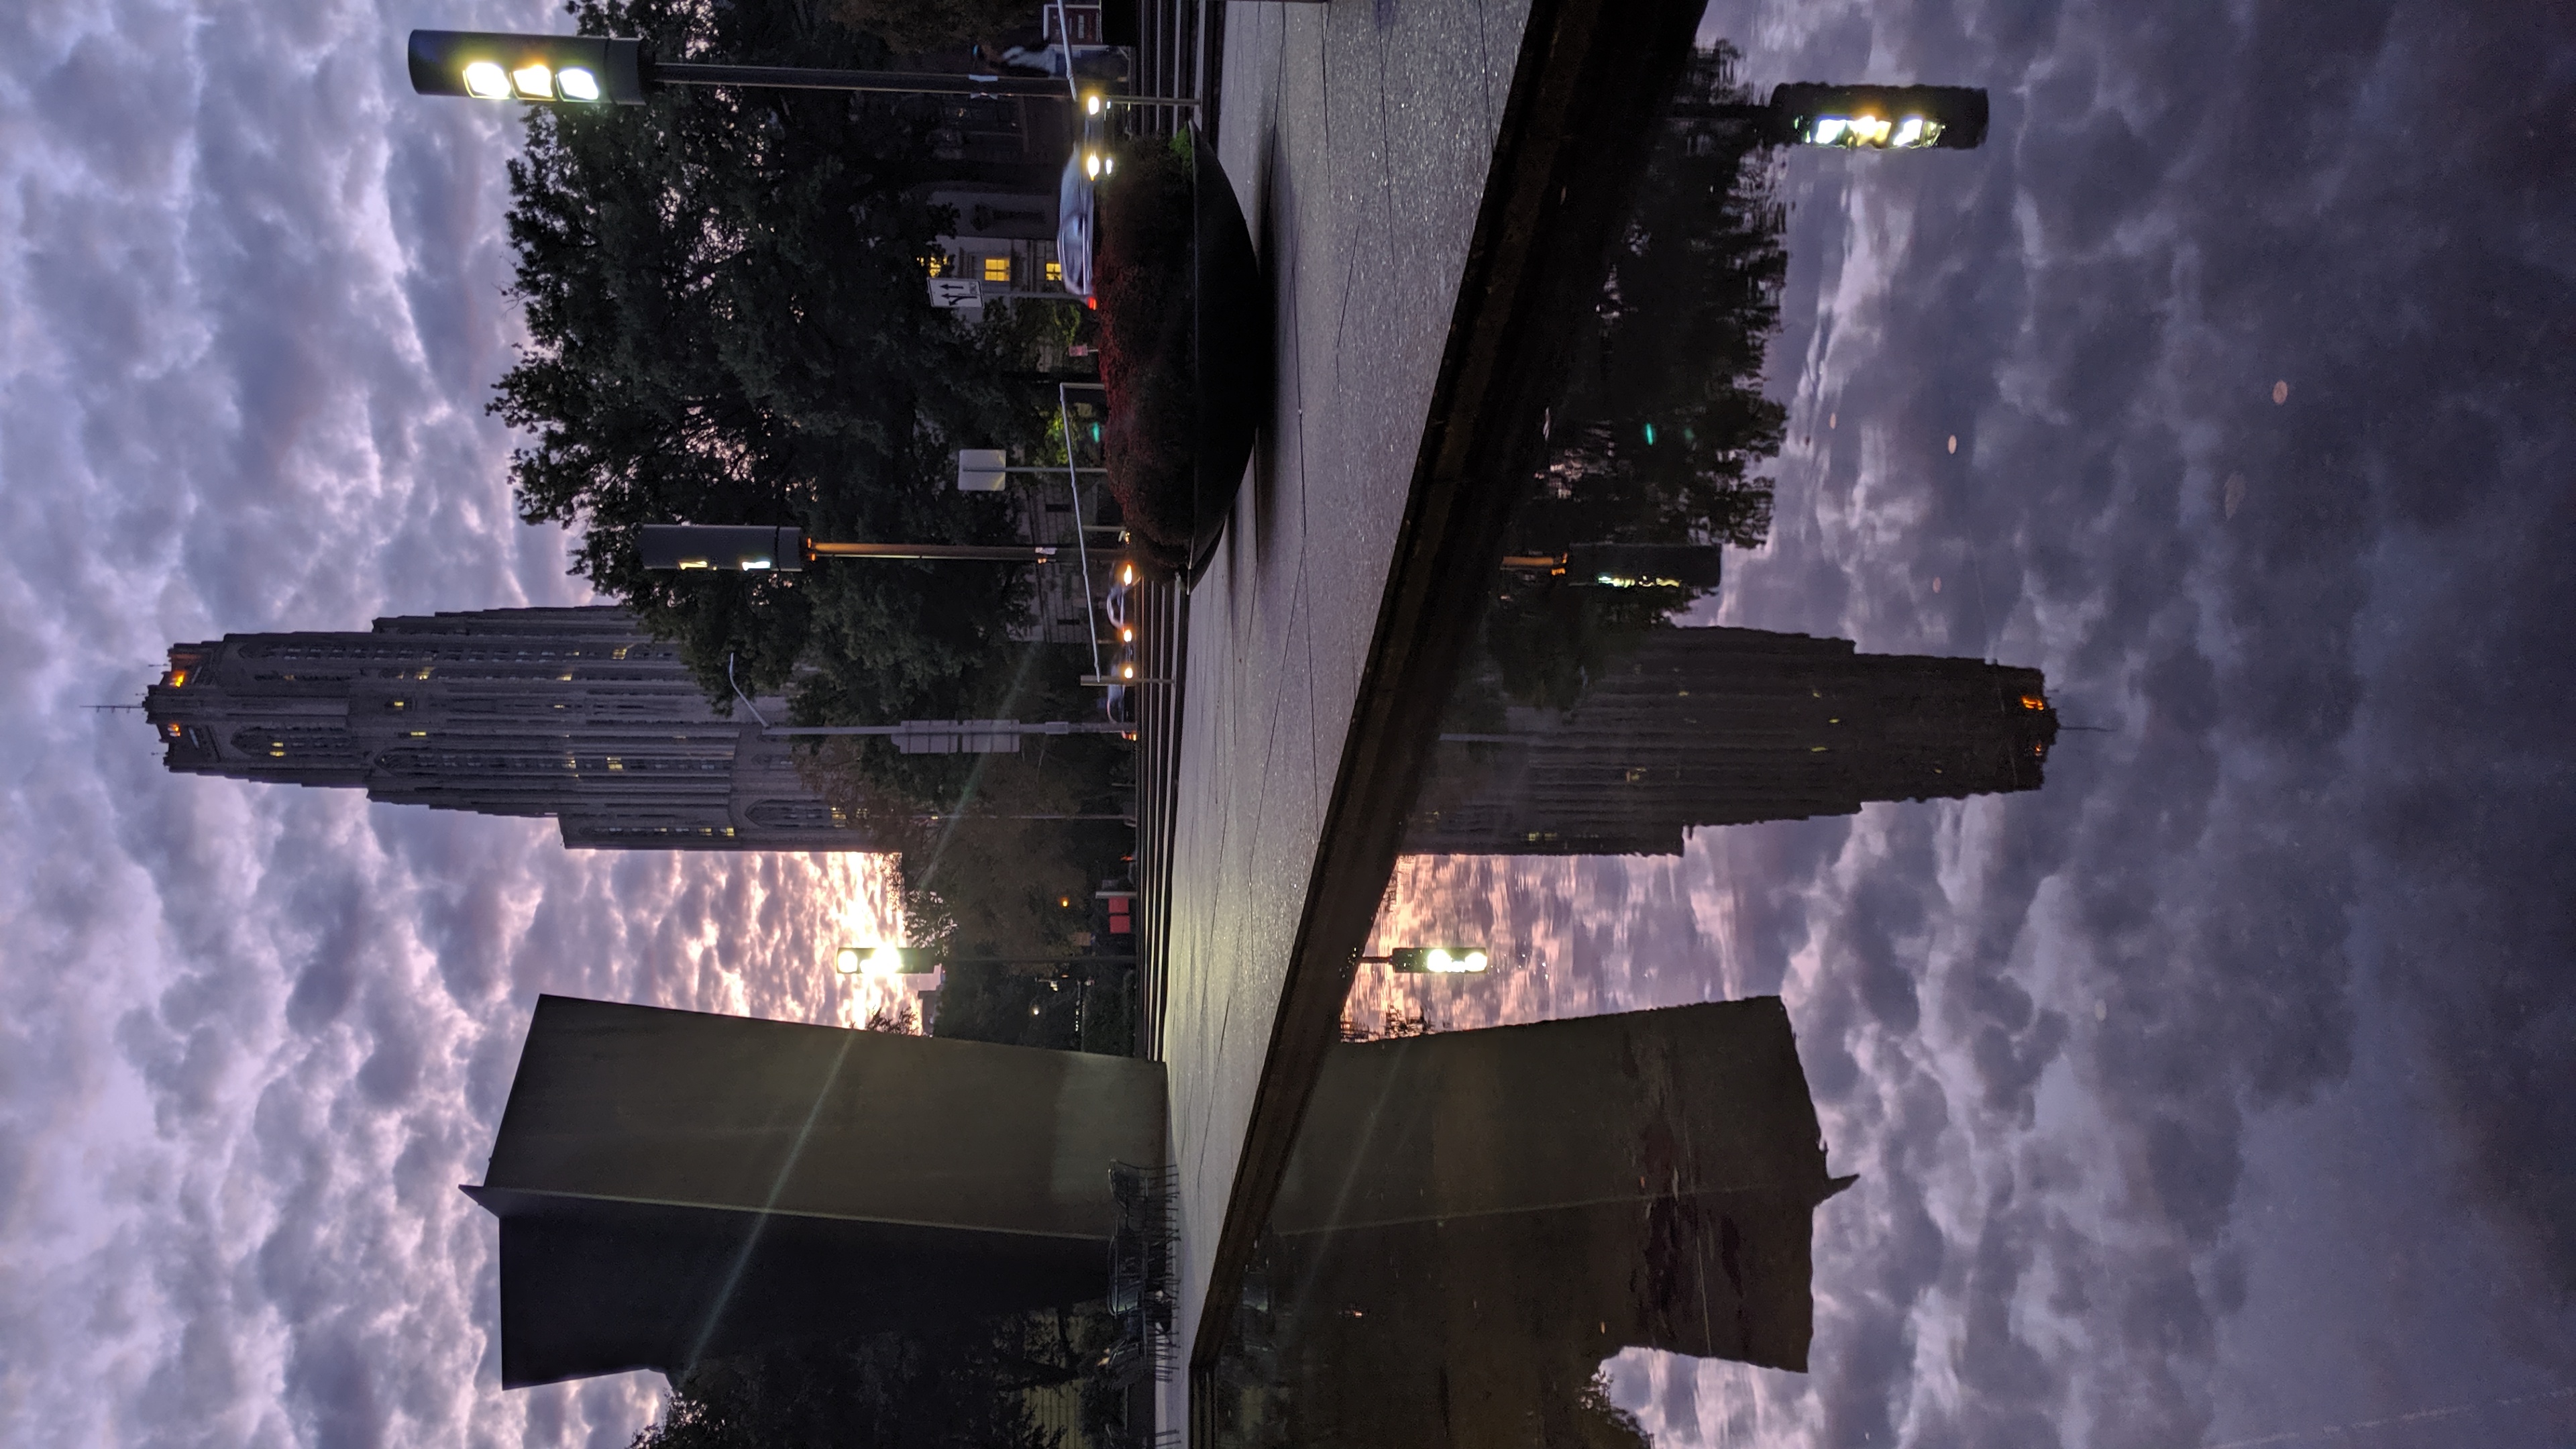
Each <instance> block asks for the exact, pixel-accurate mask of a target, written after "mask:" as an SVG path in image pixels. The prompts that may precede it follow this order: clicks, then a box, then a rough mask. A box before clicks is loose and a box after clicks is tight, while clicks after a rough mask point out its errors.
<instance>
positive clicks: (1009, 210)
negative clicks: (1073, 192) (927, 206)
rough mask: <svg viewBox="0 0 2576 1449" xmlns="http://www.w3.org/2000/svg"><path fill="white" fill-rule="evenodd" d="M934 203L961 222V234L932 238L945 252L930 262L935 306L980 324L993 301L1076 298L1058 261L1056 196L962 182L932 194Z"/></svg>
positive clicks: (938, 252) (958, 226)
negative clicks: (1045, 297)
mask: <svg viewBox="0 0 2576 1449" xmlns="http://www.w3.org/2000/svg"><path fill="white" fill-rule="evenodd" d="M930 203H931V205H933V206H940V207H946V208H948V209H950V210H951V211H953V212H954V213H955V214H956V218H957V219H956V222H955V224H954V225H955V229H954V230H952V231H948V232H943V233H941V234H940V235H939V236H937V237H935V238H933V239H932V244H933V245H934V246H935V247H936V249H937V250H936V252H935V253H934V254H933V255H932V256H930V257H929V258H927V259H926V266H927V269H928V271H929V273H930V300H931V303H932V304H933V305H934V306H938V307H944V308H948V309H950V310H953V311H957V312H960V313H963V314H965V315H966V317H967V319H968V320H970V321H972V320H977V319H980V318H981V317H982V316H983V312H984V304H985V303H986V302H989V301H996V300H1000V299H1004V298H1010V297H1029V296H1048V295H1053V296H1058V297H1066V298H1068V299H1069V298H1070V294H1069V293H1067V292H1066V291H1065V290H1064V268H1063V267H1062V266H1061V265H1059V264H1058V263H1057V261H1056V254H1055V233H1056V197H1055V193H1054V192H1052V191H1039V190H1030V189H1014V188H1010V187H1004V186H993V185H974V184H962V183H961V184H955V185H948V186H942V187H940V188H939V189H938V190H935V191H933V192H931V193H930Z"/></svg>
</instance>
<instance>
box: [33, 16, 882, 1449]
mask: <svg viewBox="0 0 2576 1449" xmlns="http://www.w3.org/2000/svg"><path fill="white" fill-rule="evenodd" d="M560 23H561V16H560V15H559V14H558V13H556V11H555V8H554V7H552V6H547V5H540V4H527V5H503V4H494V3H480V4H478V3H474V0H459V3H455V4H442V5H440V6H438V7H436V10H435V13H432V12H431V11H430V10H428V9H425V8H423V7H419V6H413V5H404V4H386V5H382V6H368V5H364V4H358V3H346V0H299V3H296V4H293V5H277V4H252V3H218V0H209V3H203V4H196V5H185V4H151V3H118V0H62V3H55V0H30V3H26V4H19V5H11V6H6V7H0V138H5V139H0V234H5V235H6V237H7V238H8V242H7V245H6V246H5V248H0V339H5V342H6V346H5V348H0V666H5V667H0V732H5V741H6V749H5V758H7V759H8V760H9V761H11V766H10V769H9V772H8V774H7V776H6V778H5V781H0V791H5V798H4V800H0V819H5V820H6V822H7V829H6V831H5V832H0V933H5V934H0V983H5V990H6V993H7V995H8V998H9V1000H10V1002H11V1009H10V1011H9V1012H8V1013H6V1016H5V1019H0V1439H5V1440H6V1441H7V1442H9V1443H11V1444H26V1445H46V1444H118V1445H149V1444H252V1443H257V1444H298V1443H303V1444H332V1445H352V1444H355V1445H367V1444H440V1445H446V1444H458V1443H466V1444H496V1445H498V1444H513V1445H515V1444H520V1443H535V1444H598V1445H623V1444H625V1443H626V1442H627V1441H628V1439H629V1438H631V1437H632V1435H633V1433H634V1431H635V1429H636V1428H637V1427H639V1426H640V1425H641V1424H642V1423H643V1422H644V1421H645V1419H646V1417H647V1416H648V1415H649V1414H650V1413H651V1412H652V1411H653V1409H654V1407H655V1405H656V1403H657V1402H658V1394H659V1392H660V1384H659V1380H658V1379H656V1378H651V1377H648V1376H644V1375H632V1376H627V1377H625V1378H619V1379H608V1380H597V1381H592V1382H590V1383H587V1384H583V1385H568V1386H558V1387H554V1388H548V1389H539V1390H531V1391H526V1392H520V1393H512V1394H507V1395H505V1394H503V1393H502V1392H501V1391H500V1389H499V1386H498V1372H497V1368H496V1364H497V1344H496V1340H495V1336H494V1332H493V1330H494V1325H495V1322H496V1313H497V1302H496V1298H495V1283H494V1266H493V1262H492V1249H493V1242H494V1235H493V1232H492V1229H491V1225H490V1223H489V1222H488V1220H486V1219H485V1218H484V1216H483V1215H482V1214H481V1213H480V1212H478V1211H476V1210H475V1209H474V1208H473V1207H472V1205H471V1204H470V1203H468V1202H467V1201H466V1200H465V1199H464V1198H463V1197H462V1196H461V1195H460V1194H458V1193H457V1192H456V1191H455V1184H457V1183H460V1182H473V1181H478V1180H480V1178H481V1176H482V1165H483V1157H484V1154H485V1153H486V1152H487V1151H488V1150H489V1144H490V1142H491V1139H492V1133H493V1129H494V1127H495V1125H496V1123H497V1121H498V1118H499V1113H500V1108H501V1104H502V1101H503V1099H504V1097H505V1096H506V1094H507V1091H508V1085H509V1078H510V1074H511V1071H512V1069H513V1067H514V1065H515V1063H516V1060H517V1055H518V1044H519V1039H520V1035H521V1033H522V1032H523V1031H524V1029H525V1025H524V1024H525V1021H526V1018H527V1014H528V1011H529V1009H530V1007H531V1006H532V1005H533V1003H534V999H535V997H536V995H537V994H538V993H539V992H542V991H554V992H564V993H571V994H576V995H589V996H599V997H606V998H610V999H616V1000H627V1001H643V1002H651V1003H657V1004H663V1005H674V1006H687V1007H695V1008H701V1009H709V1010H720V1011H731V1012H741V1013H748V1014H754V1015H763V1016H776V1017H790V1018H798V1019H808V1020H825V1021H843V1022H851V1023H855V1022H856V1021H857V1020H860V1019H863V1017H864V1014H865V1010H866V1009H867V1008H868V1007H869V1006H870V1005H871V1004H872V1003H870V1002H868V1001H866V1000H864V999H861V998H859V997H856V996H854V995H852V994H851V993H850V992H848V991H846V990H844V989H843V988H842V987H841V986H840V985H838V984H837V978H835V977H833V976H832V974H831V973H830V972H829V971H828V970H827V969H825V968H824V966H823V948H824V947H825V946H827V945H829V944H830V943H832V942H833V941H835V940H836V939H839V938H840V937H841V936H842V934H843V933H844V932H848V931H862V932H863V931H866V930H869V929H872V928H873V926H874V925H875V924H876V923H877V922H878V921H879V920H880V919H882V918H883V915H884V913H885V912H886V911H887V910H888V909H890V901H889V899H888V895H887V890H886V886H887V880H886V877H885V875H884V873H883V871H882V870H881V869H880V868H879V867H878V866H877V865H876V864H875V863H874V862H871V861H869V860H867V859H864V858H860V857H844V858H837V859H827V858H817V857H807V856H739V857H725V858H718V857H694V856H677V855H635V856H622V855H604V854H573V853H568V852H566V851H564V850H563V849H562V847H561V846H560V845H559V844H558V843H557V842H556V839H555V833H554V830H553V827H552V825H551V824H550V823H547V822H542V821H510V820H494V819H483V818H479V817H467V816H453V815H447V814H438V813H432V812H428V811H419V810H410V809H401V808H395V807H386V806H371V805H369V804H367V803H366V802H365V801H364V800H363V799H362V798H360V797H359V796H358V795H357V794H355V793H354V792H348V791H327V790H302V789H295V788H288V787H258V786H252V785H248V784H243V783H239V782H233V781H223V780H201V779H188V778H177V777H171V776H168V775H165V774H164V773H163V771H162V770H161V768H160V765H159V760H158V754H159V752H158V749H157V747H156V746H155V744H154V743H153V741H152V739H151V738H150V732H149V731H148V730H146V729H145V728H144V727H143V725H142V724H141V723H140V721H139V720H138V719H137V718H136V717H135V716H134V715H132V714H130V713H122V712H107V713H100V712H94V711H91V710H89V709H87V708H85V707H86V706H89V705H93V704H115V703H124V702H130V701H132V700H134V699H135V698H137V697H138V696H139V692H140V688H141V686H142V685H143V684H144V683H145V682H146V681H147V680H149V679H150V678H152V677H154V676H155V675H156V674H157V672H158V669H159V666H160V661H161V654H162V651H163V650H164V649H166V648H167V646H168V645H169V644H170V643H171V642H173V641H180V640H195V639H202V638H210V637H215V636H218V635H220V634H222V633H225V632H227V631H241V630H263V629H346V628H364V627H365V626H366V623H367V621H368V620H369V619H371V618H373V617H375V616H377V615H381V614H388V613H416V612H429V611H434V610H438V609H468V608H489V607H499V606H511V605H519V604H559V603H578V602H582V601H584V599H585V598H586V594H585V591H584V590H583V588H582V586H581V584H580V582H579V581H578V580H574V579H571V578H568V577H566V575H565V570H564V543H563V539H562V537H561V535H559V534H558V533H557V532H555V531H554V530H552V529H543V530H540V529H532V528H528V527H525V526H523V525H521V524H519V523H518V522H517V521H516V519H515V516H514V514H513V513H512V510H511V507H510V501H509V496H508V488H507V482H506V478H505V474H504V467H505V462H506V459H507V456H508V451H509V448H510V443H511V440H510V438H509V436H508V435H507V434H506V433H505V432H504V431H503V430H501V429H500V428H499V427H498V426H497V425H495V424H494V423H493V422H492V421H491V420H490V419H489V418H487V417H486V416H485V415H484V412H483V401H484V399H485V397H486V396H488V393H489V388H490V384H491V382H492V380H493V379H494V378H496V377H498V376H499V374H500V372H501V371H502V370H503V369H504V368H505V367H506V366H507V365H508V362H509V359H510V348H511V345H512V343H513V341H514V340H515V339H516V337H517V335H518V334H517V328H518V320H517V315H516V311H515V308H514V307H513V305H512V304H511V303H510V301H509V300H508V298H507V297H506V296H505V294H504V291H505V288H506V286H507V284H508V281H509V261H510V259H509V255H508V252H507V249H506V247H505V245H504V244H503V241H502V238H501V235H500V219H501V215H502V212H503V210H504V208H505V206H506V202H507V197H506V193H505V190H504V184H503V175H502V165H503V162H504V160H505V159H506V157H507V155H508V154H509V152H510V149H511V148H512V146H513V145H515V143H516V135H515V133H516V129H517V126H516V116H515V112H514V111H513V110H512V109H509V108H499V107H495V108H488V109H487V108H484V107H481V106H474V105H465V104H450V103H438V102H430V101H422V100H418V99H416V98H414V97H413V96H411V95H410V93H409V87H408V84H407V83H406V81H405V80H404V77H403V75H402V71H401V37H402V34H403V32H404V31H406V30H407V29H409V28H410V27H411V26H413V25H416V24H432V25H448V26H474V25H481V26H486V27H490V28H513V27H515V28H528V29H533V28H548V27H553V26H557V25H559V24H560Z"/></svg>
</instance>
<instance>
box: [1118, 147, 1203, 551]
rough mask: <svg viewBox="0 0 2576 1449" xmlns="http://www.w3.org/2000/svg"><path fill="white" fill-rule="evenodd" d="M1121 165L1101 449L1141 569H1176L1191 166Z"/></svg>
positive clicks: (1171, 158) (1194, 415)
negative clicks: (1106, 410) (1105, 417)
mask: <svg viewBox="0 0 2576 1449" xmlns="http://www.w3.org/2000/svg"><path fill="white" fill-rule="evenodd" d="M1183 144H1186V143H1183ZM1118 163H1119V164H1118V168H1117V170H1116V172H1115V173H1114V175H1115V177H1116V180H1115V182H1114V184H1111V185H1105V186H1103V187H1101V188H1100V194H1099V218H1100V234H1099V235H1100V240H1099V253H1098V262H1097V273H1096V275H1095V278H1094V282H1093V290H1094V295H1095V296H1096V297H1097V298H1098V300H1099V304H1100V323H1101V346H1100V381H1101V384H1102V385H1103V386H1104V387H1106V388H1107V389H1108V393H1109V421H1108V425H1107V427H1106V428H1105V429H1104V430H1103V432H1102V435H1101V443H1102V446H1103V448H1104V450H1105V451H1106V452H1107V454H1108V457H1107V459H1106V461H1107V463H1108V467H1109V490H1110V492H1111V493H1113V494H1115V495H1116V496H1117V498H1118V503H1119V506H1120V508H1121V509H1122V510H1124V512H1125V515H1126V521H1127V527H1128V528H1129V530H1130V531H1131V533H1132V535H1133V536H1134V538H1135V540H1136V543H1137V545H1138V553H1139V554H1140V555H1141V558H1142V561H1144V562H1148V563H1152V564H1156V565H1159V566H1161V567H1163V568H1167V569H1177V568H1180V567H1183V566H1185V565H1186V564H1187V562H1188V559H1189V547H1190V534H1191V527H1192V524H1193V521H1194V520H1193V518H1192V513H1191V502H1192V494H1193V488H1194V480H1195V475H1196V469H1197V461H1198V460H1197V450H1198V431H1199V428H1198V422H1199V419H1198V400H1197V389H1196V378H1195V376H1194V371H1195V368H1196V365H1197V363H1196V358H1195V357H1194V355H1193V347H1192V335H1191V318H1192V313H1193V308H1194V302H1195V298H1194V296H1193V294H1192V289H1191V248H1192V245H1193V238H1192V233H1191V224H1190V218H1191V207H1192V197H1191V190H1190V163H1189V161H1188V160H1187V159H1185V158H1184V157H1183V156H1182V155H1179V154H1177V153H1176V151H1175V149H1174V148H1172V147H1168V146H1163V145H1158V144H1151V143H1148V144H1143V145H1138V146H1136V147H1133V148H1131V149H1129V150H1128V151H1126V152H1125V153H1122V154H1121V155H1120V156H1119V157H1118Z"/></svg>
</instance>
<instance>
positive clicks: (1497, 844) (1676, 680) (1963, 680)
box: [1403, 628, 2057, 855]
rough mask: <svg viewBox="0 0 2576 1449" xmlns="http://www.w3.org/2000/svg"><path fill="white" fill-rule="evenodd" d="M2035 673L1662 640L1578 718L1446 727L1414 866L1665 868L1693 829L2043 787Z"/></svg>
mask: <svg viewBox="0 0 2576 1449" xmlns="http://www.w3.org/2000/svg"><path fill="white" fill-rule="evenodd" d="M2046 688H2047V686H2046V681H2045V680H2044V679H2043V678H2042V677H2041V675H2040V673H2039V671H2038V670H2035V669H2020V668H2013V667H2010V666H2005V665H1998V664H1988V663H1984V662H1982V661H1980V660H1975V659H1948V658H1939V657H1935V656H1929V655H1913V654H1862V653H1858V652H1856V651H1855V650H1854V648H1853V646H1852V644H1851V641H1849V640H1846V639H1818V638H1813V637H1810V636H1808V635H1804V634H1774V633H1767V632H1764V631H1761V630H1755V629H1726V628H1705V629H1652V630H1648V631H1645V632H1643V633H1642V634H1641V635H1639V636H1638V637H1637V639H1636V640H1635V642H1634V644H1633V646H1632V647H1631V648H1629V649H1627V650H1626V651H1623V657H1621V658H1619V659H1617V660H1616V661H1615V662H1611V663H1608V664H1606V665H1605V666H1604V667H1602V668H1601V669H1600V670H1599V672H1597V673H1594V674H1591V675H1590V676H1589V677H1588V678H1587V680H1586V684H1585V688H1584V689H1583V691H1582V693H1581V696H1580V697H1579V698H1578V699H1577V700H1576V701H1575V702H1574V703H1573V704H1572V706H1571V707H1569V708H1564V709H1547V708H1539V707H1533V706H1528V705H1512V706H1510V707H1509V708H1507V709H1505V710H1504V711H1503V719H1502V726H1503V727H1502V728H1501V729H1499V730H1463V731H1451V732H1445V733H1443V734H1442V736H1441V738H1440V744H1439V747H1438V750H1437V752H1436V753H1435V755H1434V756H1433V762H1432V768H1431V772H1430V775H1429V778H1428V779H1427V780H1426V782H1425V785H1424V787H1423V791H1422V793H1421V795H1420V796H1419V797H1418V798H1417V800H1416V803H1415V807H1414V809H1413V811H1412V812H1411V814H1410V815H1409V816H1408V817H1407V822H1406V829H1405V836H1404V846H1403V848H1404V850H1405V851H1406V852H1407V853H1412V854H1472V855H1673V854H1678V853H1680V851H1681V849H1682V840H1683V836H1684V835H1685V834H1686V833H1687V832H1688V831H1689V830H1691V829H1693V828H1694V827H1699V826H1709V825H1745V824H1751V823H1753V822H1756V821H1763V820H1795V819H1801V818H1804V817H1807V816H1812V815H1848V814H1851V813H1852V812H1854V811H1856V810H1858V809H1860V807H1861V806H1862V805H1863V804H1865V803H1867V802H1869V801H1872V800H1926V799H1940V798H1948V799H1959V798H1964V797H1966V796H1969V795H1983V794H1990V793H1995V792H1999V791H2007V790H2033V789H2037V788H2038V787H2039V785H2040V783H2041V770H2042V766H2043V765H2044V764H2045V763H2046V761H2047V757H2048V748H2049V745H2050V744H2051V742H2053V741H2054V740H2055V739H2056V737H2057V712H2056V711H2055V710H2054V709H2052V708H2050V707H2049V705H2048V700H2047V694H2046Z"/></svg>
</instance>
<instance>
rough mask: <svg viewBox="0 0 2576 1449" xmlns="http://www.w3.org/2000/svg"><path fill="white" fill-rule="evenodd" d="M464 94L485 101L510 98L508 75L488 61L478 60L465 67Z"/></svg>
mask: <svg viewBox="0 0 2576 1449" xmlns="http://www.w3.org/2000/svg"><path fill="white" fill-rule="evenodd" d="M465 93H466V94H467V95H469V96H476V97H479V98H481V99H483V100H487V101H506V100H508V99H509V98H510V73H509V72H508V71H505V70H503V69H501V67H500V66H499V65H498V64H497V63H495V62H493V61H488V60H478V61H475V62H474V63H473V64H471V65H469V66H467V67H465Z"/></svg>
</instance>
